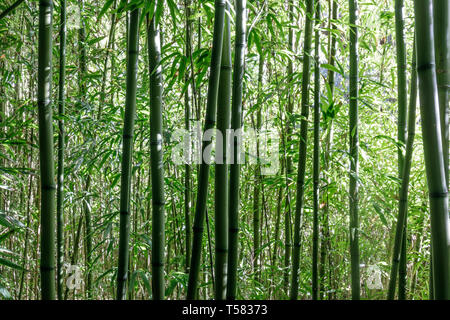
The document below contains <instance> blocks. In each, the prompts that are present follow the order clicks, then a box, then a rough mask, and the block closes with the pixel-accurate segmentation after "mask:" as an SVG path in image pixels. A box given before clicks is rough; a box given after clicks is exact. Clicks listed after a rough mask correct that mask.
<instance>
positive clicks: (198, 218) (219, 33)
mask: <svg viewBox="0 0 450 320" xmlns="http://www.w3.org/2000/svg"><path fill="white" fill-rule="evenodd" d="M225 2H226V1H225V0H216V1H215V4H214V7H215V13H214V33H213V45H212V52H211V67H210V74H209V86H208V98H207V106H206V115H205V125H204V131H203V132H206V131H208V130H209V129H212V128H214V125H215V118H216V109H217V94H218V87H219V76H220V64H221V54H222V41H223V33H224V20H225ZM210 144H211V142H210V141H206V140H204V141H203V143H202V148H201V150H202V157H201V158H202V163H201V165H200V173H199V178H198V192H197V202H196V207H195V216H194V227H193V231H194V238H193V242H192V256H191V269H190V270H189V281H188V292H187V298H188V299H194V298H195V296H196V293H197V286H198V275H199V270H200V257H201V248H202V238H203V224H204V220H205V212H206V200H207V195H208V187H209V185H208V184H209V183H208V178H209V162H210V161H209V159H207V160H208V161H205V159H204V153H205V152H204V151H205V149H207V148H208V147H209V145H210Z"/></svg>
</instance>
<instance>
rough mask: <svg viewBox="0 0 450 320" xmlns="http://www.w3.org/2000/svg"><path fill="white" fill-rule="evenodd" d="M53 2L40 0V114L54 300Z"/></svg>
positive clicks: (47, 283) (46, 276) (47, 262)
mask: <svg viewBox="0 0 450 320" xmlns="http://www.w3.org/2000/svg"><path fill="white" fill-rule="evenodd" d="M52 24H53V1H51V0H41V1H39V49H38V50H39V56H38V90H37V98H38V101H37V102H38V113H39V164H40V178H41V231H40V232H41V263H40V270H41V297H42V299H43V300H54V299H55V298H56V292H55V240H56V239H55V222H56V221H55V220H56V219H55V218H56V217H55V192H56V186H55V172H54V170H55V169H54V159H53V115H52V95H51V85H52V30H53V28H52Z"/></svg>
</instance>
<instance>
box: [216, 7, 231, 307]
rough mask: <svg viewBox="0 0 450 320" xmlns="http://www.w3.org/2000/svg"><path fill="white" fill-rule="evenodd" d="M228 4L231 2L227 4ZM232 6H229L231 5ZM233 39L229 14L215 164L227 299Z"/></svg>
mask: <svg viewBox="0 0 450 320" xmlns="http://www.w3.org/2000/svg"><path fill="white" fill-rule="evenodd" d="M227 7H228V6H227ZM227 9H228V8H227ZM231 68H232V66H231V40H230V19H229V18H228V16H225V30H224V33H223V46H222V62H221V67H220V80H219V92H218V97H217V131H218V136H220V135H221V136H222V139H220V138H219V139H217V143H216V157H215V158H216V167H215V188H214V196H215V202H214V206H215V219H214V224H215V239H216V244H215V260H216V261H215V277H216V281H215V291H216V292H215V298H216V300H225V297H226V284H227V258H228V159H227V152H228V146H227V131H228V130H229V129H230V117H231V114H230V104H231Z"/></svg>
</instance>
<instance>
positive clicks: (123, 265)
mask: <svg viewBox="0 0 450 320" xmlns="http://www.w3.org/2000/svg"><path fill="white" fill-rule="evenodd" d="M138 55H139V9H134V10H133V11H131V14H130V27H129V34H128V52H127V83H126V97H125V116H124V126H123V142H122V144H123V147H122V148H123V149H122V150H123V151H122V171H121V185H120V234H119V262H118V268H117V299H118V300H123V299H125V298H126V292H127V290H126V288H127V281H128V259H129V254H130V253H129V239H130V214H131V212H130V188H131V164H132V150H133V134H134V120H135V113H136V87H137V71H138Z"/></svg>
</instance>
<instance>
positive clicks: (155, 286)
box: [148, 1, 165, 300]
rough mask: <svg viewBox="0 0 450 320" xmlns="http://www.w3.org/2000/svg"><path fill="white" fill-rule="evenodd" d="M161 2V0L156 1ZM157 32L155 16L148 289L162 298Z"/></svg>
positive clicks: (151, 44)
mask: <svg viewBox="0 0 450 320" xmlns="http://www.w3.org/2000/svg"><path fill="white" fill-rule="evenodd" d="M158 5H163V1H158ZM160 45H161V42H160V31H159V27H158V25H157V23H156V21H155V17H153V18H152V20H151V21H150V26H149V29H148V56H149V72H150V144H151V153H150V161H151V178H152V206H153V210H152V245H153V248H152V249H153V250H152V275H153V277H152V292H153V300H161V299H164V242H165V241H164V238H165V235H164V234H165V233H164V229H165V228H164V223H165V216H164V203H165V196H164V164H163V142H162V134H163V131H162V127H163V124H162V111H163V102H162V93H163V83H162V68H161V65H160V62H161V47H160Z"/></svg>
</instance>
